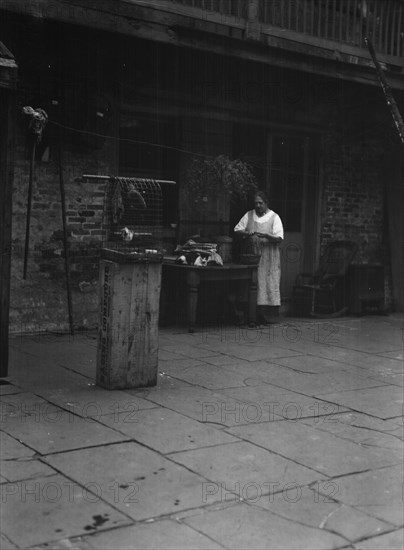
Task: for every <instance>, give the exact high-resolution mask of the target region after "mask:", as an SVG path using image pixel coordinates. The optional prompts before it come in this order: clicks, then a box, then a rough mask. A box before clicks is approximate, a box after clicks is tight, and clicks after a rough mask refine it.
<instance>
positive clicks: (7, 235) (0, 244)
mask: <svg viewBox="0 0 404 550" xmlns="http://www.w3.org/2000/svg"><path fill="white" fill-rule="evenodd" d="M13 98H14V93H13V92H12V91H11V90H9V89H6V88H2V87H0V120H2V125H1V128H0V378H3V377H5V376H7V375H8V327H9V309H10V269H11V221H12V185H13V162H12V151H13V145H12V139H13V123H12V122H13V112H14V109H13V107H14V103H13Z"/></svg>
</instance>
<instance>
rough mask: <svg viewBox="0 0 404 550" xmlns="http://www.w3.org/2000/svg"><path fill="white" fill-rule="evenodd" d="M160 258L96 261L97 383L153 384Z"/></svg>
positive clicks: (117, 386)
mask: <svg viewBox="0 0 404 550" xmlns="http://www.w3.org/2000/svg"><path fill="white" fill-rule="evenodd" d="M160 288H161V259H160V258H159V257H158V256H157V255H156V256H154V257H153V256H152V257H147V256H143V257H141V258H139V259H138V261H133V260H132V262H131V263H121V262H120V261H111V260H105V259H101V261H100V313H99V328H98V350H97V374H96V382H97V385H99V386H101V387H103V388H106V389H110V390H115V389H125V388H141V387H146V386H155V385H156V384H157V368H158V321H159V300H160Z"/></svg>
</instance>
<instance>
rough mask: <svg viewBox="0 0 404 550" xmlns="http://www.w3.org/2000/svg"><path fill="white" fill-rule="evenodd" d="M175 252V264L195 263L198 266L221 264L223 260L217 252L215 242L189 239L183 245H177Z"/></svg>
mask: <svg viewBox="0 0 404 550" xmlns="http://www.w3.org/2000/svg"><path fill="white" fill-rule="evenodd" d="M175 253H176V254H178V256H177V258H176V260H175V263H176V264H183V265H197V266H200V267H204V266H207V265H209V266H210V265H216V266H221V265H223V260H222V258H221V256H220V254H218V252H217V244H216V243H200V242H196V241H194V240H192V239H190V240H189V241H187V242H186V243H185V244H184V245H182V246H181V245H178V246H177V248H176V249H175Z"/></svg>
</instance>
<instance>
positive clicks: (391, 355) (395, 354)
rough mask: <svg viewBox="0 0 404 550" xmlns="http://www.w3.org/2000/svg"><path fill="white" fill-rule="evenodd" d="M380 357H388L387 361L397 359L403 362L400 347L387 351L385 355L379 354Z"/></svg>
mask: <svg viewBox="0 0 404 550" xmlns="http://www.w3.org/2000/svg"><path fill="white" fill-rule="evenodd" d="M380 355H381V356H382V357H388V358H389V359H397V360H398V361H404V353H403V349H402V347H401V348H398V349H397V350H394V351H389V352H387V353H381V354H380Z"/></svg>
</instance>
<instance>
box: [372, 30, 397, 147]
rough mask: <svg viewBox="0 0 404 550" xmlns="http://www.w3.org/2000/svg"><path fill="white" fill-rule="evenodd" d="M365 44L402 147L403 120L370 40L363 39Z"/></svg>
mask: <svg viewBox="0 0 404 550" xmlns="http://www.w3.org/2000/svg"><path fill="white" fill-rule="evenodd" d="M365 43H366V46H367V47H368V50H369V53H370V55H371V57H372V60H373V63H374V65H375V68H376V72H377V76H378V78H379V82H380V85H381V87H382V89H383V93H384V97H385V98H386V101H387V105H388V106H389V109H390V112H391V115H392V117H393V120H394V124H395V126H396V128H397V132H398V135H399V136H400V139H401V142H402V144H403V145H404V123H403V119H402V118H401V114H400V111H399V109H398V107H397V103H396V100H395V99H394V97H393V93H392V91H391V88H390V86H389V84H388V82H387V79H386V76H385V74H384V72H383V69H382V67H381V65H380V63H379V61H378V60H377V57H376V54H375V50H374V47H373V44H372V41H371V40H370V38H365Z"/></svg>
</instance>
